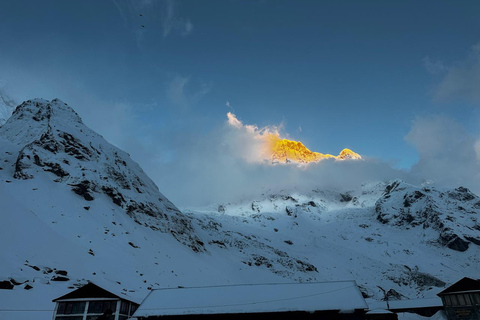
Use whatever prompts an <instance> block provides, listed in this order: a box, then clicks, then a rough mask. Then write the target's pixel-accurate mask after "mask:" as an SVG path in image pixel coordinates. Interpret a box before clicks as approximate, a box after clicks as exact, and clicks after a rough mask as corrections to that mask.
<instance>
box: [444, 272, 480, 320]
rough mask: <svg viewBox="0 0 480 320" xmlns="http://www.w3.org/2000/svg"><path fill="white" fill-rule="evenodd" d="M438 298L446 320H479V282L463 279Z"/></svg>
mask: <svg viewBox="0 0 480 320" xmlns="http://www.w3.org/2000/svg"><path fill="white" fill-rule="evenodd" d="M438 296H439V297H440V298H442V302H443V305H444V306H445V313H446V314H447V318H448V320H480V280H475V279H471V278H463V279H461V280H459V281H457V282H455V283H454V284H452V285H451V286H450V287H448V288H446V289H445V290H443V291H442V292H440V293H438Z"/></svg>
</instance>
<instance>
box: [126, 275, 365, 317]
mask: <svg viewBox="0 0 480 320" xmlns="http://www.w3.org/2000/svg"><path fill="white" fill-rule="evenodd" d="M355 309H368V306H367V304H366V302H365V299H364V298H363V296H362V294H361V292H360V290H359V289H358V286H357V284H356V283H355V281H337V282H313V283H312V282H310V283H277V284H253V285H252V284H251V285H226V286H211V287H191V288H166V289H157V290H153V291H152V292H150V294H149V295H148V296H147V297H146V298H145V300H144V301H143V302H142V304H141V305H140V307H139V308H138V309H137V311H136V312H135V314H134V316H135V317H148V316H165V315H186V314H232V313H234V314H236V313H264V312H288V311H306V312H314V311H326V310H355Z"/></svg>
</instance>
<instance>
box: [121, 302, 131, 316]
mask: <svg viewBox="0 0 480 320" xmlns="http://www.w3.org/2000/svg"><path fill="white" fill-rule="evenodd" d="M129 307H130V303H129V302H127V301H122V303H121V304H120V314H127V315H128V308H129Z"/></svg>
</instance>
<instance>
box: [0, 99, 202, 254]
mask: <svg viewBox="0 0 480 320" xmlns="http://www.w3.org/2000/svg"><path fill="white" fill-rule="evenodd" d="M0 137H4V138H6V140H8V141H9V142H10V143H11V145H10V148H11V150H9V151H8V152H9V153H11V155H12V156H13V157H14V158H15V162H14V166H13V168H12V169H13V172H12V176H13V178H15V179H19V180H28V179H35V178H37V177H42V178H46V179H49V180H53V181H54V182H56V183H61V184H64V185H67V186H68V187H69V188H70V190H71V191H72V192H74V193H75V194H76V195H78V196H79V197H82V198H83V199H84V200H86V201H87V202H93V201H95V199H96V198H97V197H99V195H106V196H108V197H109V198H110V200H111V201H112V202H113V203H114V204H115V205H116V206H118V207H120V208H121V209H123V210H124V211H125V212H126V213H127V214H128V215H129V216H130V217H132V218H133V219H134V220H135V221H137V223H139V224H145V225H148V226H149V227H150V228H152V229H156V230H159V231H161V232H165V233H171V234H172V235H173V236H174V237H175V238H176V239H177V240H178V241H180V242H181V243H183V244H185V245H187V246H188V247H190V248H191V249H192V250H194V251H195V252H201V251H204V250H205V249H204V247H203V243H202V242H201V241H200V239H198V238H197V237H196V236H195V233H194V232H193V228H192V226H191V224H190V221H189V219H188V218H187V217H185V216H184V215H183V214H182V213H181V212H180V211H179V210H178V209H177V207H176V206H175V205H174V204H173V203H171V202H170V201H169V200H168V199H167V198H166V197H165V196H164V195H163V194H161V193H160V192H159V191H158V187H157V186H156V185H155V183H153V181H152V180H151V179H150V178H149V177H148V176H147V175H146V174H145V173H144V172H143V170H142V169H141V168H140V167H139V165H138V164H137V163H136V162H134V161H133V160H132V159H131V158H130V156H129V155H128V154H127V153H125V152H124V151H122V150H120V149H118V148H116V147H114V146H112V145H111V144H109V143H108V142H107V141H105V139H104V138H103V137H102V136H100V135H99V134H97V133H96V132H94V131H93V130H91V129H89V128H88V127H87V126H85V125H84V124H83V122H82V120H81V118H80V117H79V115H78V114H77V113H76V112H75V111H74V110H73V109H72V108H71V107H70V106H68V105H67V104H66V103H64V102H62V101H61V100H59V99H54V100H52V101H48V100H44V99H33V100H28V101H25V102H23V103H22V104H21V105H19V106H18V107H17V108H16V109H15V111H14V112H13V114H12V116H11V117H10V118H9V119H8V121H7V122H6V123H5V124H4V125H3V126H2V127H0Z"/></svg>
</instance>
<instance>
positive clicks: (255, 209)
mask: <svg viewBox="0 0 480 320" xmlns="http://www.w3.org/2000/svg"><path fill="white" fill-rule="evenodd" d="M252 211H256V212H260V205H259V204H258V202H257V201H253V202H252Z"/></svg>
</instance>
